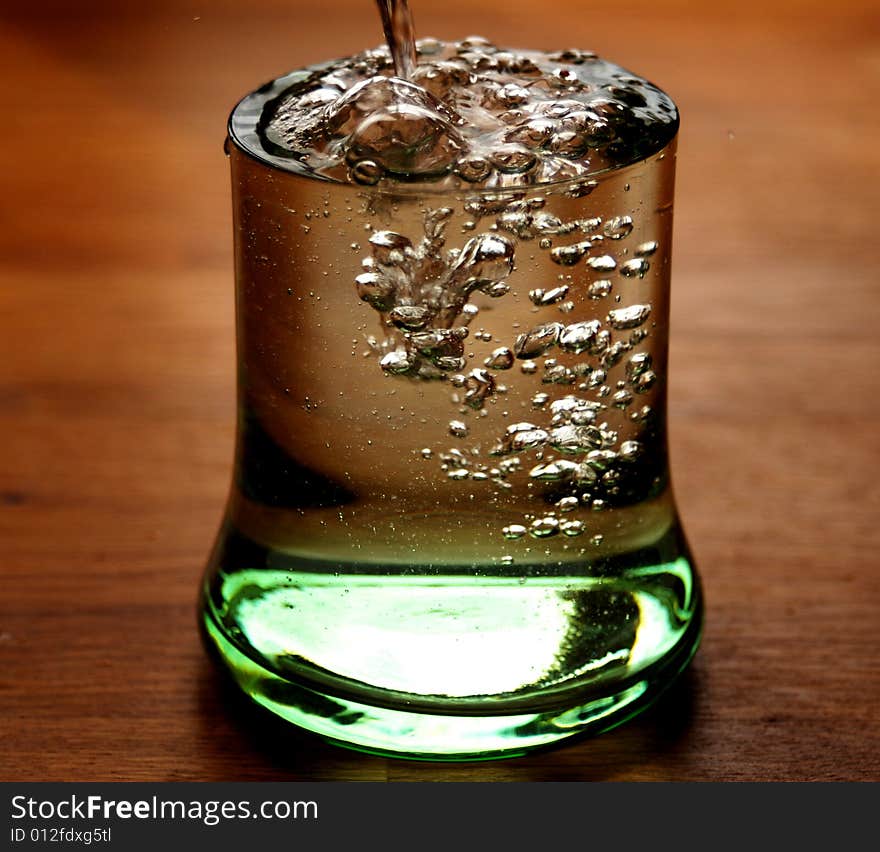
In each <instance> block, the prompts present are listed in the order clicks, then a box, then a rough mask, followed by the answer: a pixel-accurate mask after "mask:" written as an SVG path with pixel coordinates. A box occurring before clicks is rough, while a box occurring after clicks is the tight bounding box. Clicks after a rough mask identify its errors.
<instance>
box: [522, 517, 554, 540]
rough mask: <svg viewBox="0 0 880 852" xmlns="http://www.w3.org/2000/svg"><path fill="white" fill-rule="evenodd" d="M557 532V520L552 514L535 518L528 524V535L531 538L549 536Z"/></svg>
mask: <svg viewBox="0 0 880 852" xmlns="http://www.w3.org/2000/svg"><path fill="white" fill-rule="evenodd" d="M558 532H559V521H558V520H557V519H556V518H554V517H553V516H552V515H548V516H547V517H545V518H535V520H534V521H532V522H531V524H529V535H531V536H532V537H533V538H549V537H550V536H554V535H556V534H557V533H558Z"/></svg>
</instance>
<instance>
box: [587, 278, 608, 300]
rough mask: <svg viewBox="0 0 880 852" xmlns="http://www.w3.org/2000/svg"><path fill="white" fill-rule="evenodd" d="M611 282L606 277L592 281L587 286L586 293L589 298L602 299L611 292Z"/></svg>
mask: <svg viewBox="0 0 880 852" xmlns="http://www.w3.org/2000/svg"><path fill="white" fill-rule="evenodd" d="M611 287H612V284H611V282H610V281H609V280H608V279H607V278H602V279H599V280H598V281H594V282H593V283H592V284H590V286H589V287H588V288H587V295H588V296H589V297H590V298H591V299H604V298H605V297H606V296H607V295H608V294H609V293H610V292H611Z"/></svg>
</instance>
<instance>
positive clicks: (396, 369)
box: [355, 196, 658, 543]
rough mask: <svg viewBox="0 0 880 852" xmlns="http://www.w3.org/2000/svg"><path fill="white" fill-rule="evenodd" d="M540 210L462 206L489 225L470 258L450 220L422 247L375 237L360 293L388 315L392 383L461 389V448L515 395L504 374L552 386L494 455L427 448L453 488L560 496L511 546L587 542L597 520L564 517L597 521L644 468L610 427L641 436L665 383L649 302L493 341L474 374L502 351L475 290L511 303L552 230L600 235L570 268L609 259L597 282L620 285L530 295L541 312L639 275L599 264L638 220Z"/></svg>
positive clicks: (514, 201)
mask: <svg viewBox="0 0 880 852" xmlns="http://www.w3.org/2000/svg"><path fill="white" fill-rule="evenodd" d="M543 209H544V200H543V199H540V198H531V199H528V200H526V199H523V198H518V197H513V198H511V197H509V196H508V197H507V198H506V199H504V200H498V199H493V198H491V197H489V198H486V197H485V196H481V197H480V198H478V199H472V200H470V201H468V202H466V203H465V210H466V212H467V213H468V214H469V215H471V216H474V217H475V218H477V219H478V220H479V219H481V218H482V217H484V216H491V217H492V225H491V227H490V229H489V230H488V231H486V232H485V233H482V234H479V235H477V236H474V237H471V238H470V239H468V240H467V241H466V242H465V243H464V245H463V246H462V247H461V248H447V247H446V240H447V236H446V232H447V229H448V223H449V221H450V218H451V216H452V212H453V211H452V210H451V209H450V208H439V209H435V210H430V211H429V212H428V213H427V214H426V215H425V219H424V234H423V236H422V237H421V238H420V239H419V240H418V241H415V242H414V241H413V240H411V239H409V238H408V237H406V236H404V235H402V234H399V233H397V232H392V231H387V230H383V231H376V232H374V233H373V234H372V236H371V238H370V249H371V252H370V256H368V257H366V258H365V259H364V260H363V272H362V273H361V274H360V275H359V276H358V277H357V279H356V282H355V285H356V288H357V292H358V295H359V296H360V298H361V299H362V300H363V301H364V302H366V303H368V304H369V305H371V306H372V307H373V308H374V309H375V310H376V311H377V312H378V313H379V314H380V315H381V319H382V324H383V328H384V334H383V336H382V338H381V340H379V339H375V338H374V339H373V344H372V345H373V347H374V349H375V351H376V354H377V355H378V359H379V365H380V367H381V369H382V370H383V371H384V372H386V373H387V374H390V375H396V376H407V377H409V378H411V379H420V380H441V381H445V382H448V383H449V384H450V385H451V386H452V388H453V394H452V402H453V403H454V404H455V405H456V406H458V407H459V412H460V415H459V416H458V417H455V418H454V419H451V420H450V421H449V424H448V433H449V435H450V437H451V438H453V439H457V440H458V441H461V440H463V439H467V438H468V437H469V435H470V427H469V425H468V422H469V418H468V416H466V415H470V416H475V415H484V416H485V415H486V414H487V413H488V412H487V411H485V410H484V409H485V405H486V403H487V402H488V401H490V400H492V398H493V397H495V396H497V395H501V394H504V393H506V391H507V387H506V386H505V384H504V383H503V381H502V379H503V375H504V374H505V373H506V372H507V371H511V370H514V369H517V368H518V369H519V371H520V372H521V373H522V374H524V375H528V376H531V375H534V376H535V377H536V379H538V380H539V381H540V383H541V385H542V386H546V387H547V390H541V391H537V392H536V393H535V394H534V395H533V396H532V398H531V401H530V404H531V409H532V412H533V416H532V417H531V419H530V420H522V421H520V422H515V423H512V424H510V425H508V426H507V427H506V429H505V430H504V432H503V433H502V434H500V435H498V437H497V440H496V441H495V442H494V444H493V445H492V446H491V447H489V448H488V452H487V453H483V452H482V451H481V449H480V448H479V447H471V448H461V447H455V446H453V447H451V448H449V449H447V450H446V451H442V452H438V453H435V451H434V450H433V449H431V448H429V447H426V448H424V449H423V450H422V455H423V456H424V457H425V458H426V459H431V458H434V457H435V455H436V457H437V458H438V459H439V463H440V468H441V471H442V472H443V473H444V474H445V476H446V477H447V478H448V479H449V480H451V481H454V482H489V483H491V484H492V485H493V486H495V487H496V488H497V489H498V490H504V489H510V488H512V487H513V486H512V484H511V478H513V477H514V476H521V475H524V476H525V477H526V480H527V481H528V482H530V483H532V486H533V487H535V488H537V489H538V490H539V492H540V491H542V490H543V489H547V488H548V487H549V488H550V489H551V490H552V493H553V494H555V495H557V496H556V497H555V511H553V512H549V513H547V512H545V513H543V514H538V515H535V516H532V515H529V516H526V517H525V518H523V521H524V522H523V523H514V524H510V525H508V526H506V527H505V528H504V529H503V535H504V536H505V538H507V539H509V540H514V539H519V538H522V537H525V536H531V537H532V538H536V539H544V538H549V537H552V536H557V535H561V536H566V537H578V536H581V535H583V534H584V533H587V532H589V522H588V521H585V520H584V519H583V518H581V517H562V516H561V515H562V514H565V513H569V512H573V511H574V510H575V509H587V510H590V511H600V510H602V509H603V508H605V507H606V505H608V504H609V502H610V501H613V500H614V498H615V497H616V496H617V495H618V494H619V493H620V489H619V482H620V480H621V476H622V470H623V472H624V473H625V472H626V468H627V467H628V466H629V467H630V468H631V467H632V466H633V465H635V464H637V463H638V461H639V459H640V458H641V457H642V455H643V454H644V452H645V448H644V446H643V444H642V442H640V441H639V440H634V439H630V438H628V437H626V436H624V435H622V433H621V431H620V429H619V428H614V427H613V426H612V425H611V424H610V422H609V419H610V416H611V414H612V412H614V411H615V410H616V411H618V412H620V413H621V414H623V415H624V416H625V417H626V418H627V419H628V420H629V421H630V422H631V423H633V424H636V425H639V424H643V423H644V422H645V421H647V420H649V419H650V418H651V416H652V411H651V408H650V406H648V405H641V406H639V405H637V404H636V402H637V400H638V399H639V397H640V396H642V395H644V394H647V393H648V392H649V391H650V390H651V389H652V388H653V387H654V385H655V384H656V382H657V375H656V373H655V372H654V370H653V363H652V357H651V354H650V353H649V352H646V351H640V350H639V344H640V343H642V341H644V340H645V338H646V337H647V336H648V335H649V333H650V331H649V328H650V324H651V314H652V306H651V304H650V303H647V302H633V303H631V304H620V301H619V299H620V297H619V296H618V297H617V298H618V302H617V303H616V304H617V306H615V307H610V308H608V309H607V310H604V311H601V312H600V317H601V316H603V315H604V319H603V318H599V317H594V318H591V319H586V320H578V321H575V322H564V321H561V320H550V321H543V322H537V323H535V324H534V325H532V326H531V327H529V328H528V329H527V330H524V331H521V332H520V333H517V334H514V335H512V339H511V340H509V341H506V342H505V341H494V342H495V343H496V344H498V343H500V344H502V345H496V346H495V347H494V348H493V349H491V351H489V353H488V354H487V355H486V356H485V357H484V358H483V359H482V360H481V361H479V360H478V361H477V363H478V364H479V366H472V367H471V369H469V370H467V369H466V365H468V364H473V363H474V359H475V357H476V353H475V352H474V351H473V347H472V344H473V342H474V341H478V340H479V341H481V342H485V343H489V342H491V341H492V340H493V338H492V335H491V334H489V333H488V332H485V331H482V330H480V331H477V332H474V333H471V331H470V326H471V324H472V321H473V319H474V318H475V317H476V316H477V314H478V312H479V309H478V308H477V306H476V305H475V304H473V303H472V302H471V301H470V298H471V296H472V295H474V294H476V293H482V294H485V295H487V296H490V297H494V298H500V297H503V296H505V295H506V294H507V293H508V292H509V290H510V286H509V284H508V281H507V279H508V278H509V276H510V275H511V273H512V271H513V268H514V256H515V249H516V245H517V243H518V242H519V241H520V240H530V239H534V238H536V237H537V238H539V239H540V238H541V235H542V234H548V233H552V234H553V235H554V236H558V235H560V234H562V235H575V238H577V237H578V236H579V235H583V234H585V233H593V234H594V236H599V237H600V240H597V241H593V242H590V243H589V244H588V245H587V246H586V247H585V248H584V250H583V251H580V249H579V251H580V253H579V256H578V258H577V259H576V260H575V261H572V262H571V263H567V264H564V265H574V264H575V263H579V262H584V263H585V264H586V265H587V266H590V264H589V261H590V260H591V259H594V258H600V259H601V258H607V261H605V262H603V263H602V264H599V265H598V266H599V268H598V269H594V270H593V271H594V272H595V273H596V274H601V275H603V276H611V277H603V278H597V279H596V280H593V281H589V280H587V281H584V282H583V283H582V284H578V285H575V284H574V282H572V283H570V284H569V283H560V284H558V286H554V287H552V288H550V289H535V290H530V291H528V298H529V300H530V302H531V303H532V305H533V306H534V307H535V309H536V310H540V309H552V308H556V309H558V310H560V311H561V312H562V313H563V314H564V313H566V310H565V308H564V306H565V304H566V300H567V299H568V297H569V295H571V294H572V292H573V291H575V292H574V295H576V296H578V297H579V298H581V299H584V298H586V299H588V300H590V301H599V300H601V299H605V298H607V297H608V296H609V295H610V294H611V292H612V289H613V286H614V285H613V282H612V277H613V276H615V275H616V276H620V277H622V278H624V279H626V278H633V277H637V278H638V277H641V275H639V276H633V275H630V274H628V273H627V272H626V269H627V268H628V266H627V264H628V263H629V262H630V261H625V262H622V263H618V260H617V259H616V257H615V256H613V255H611V254H597V253H596V252H597V251H602V252H604V251H605V250H604V249H603V248H602V247H601V246H602V241H603V240H605V239H609V240H614V241H617V240H625V239H626V238H627V237H629V235H630V233H631V232H632V230H633V223H632V219H631V218H630V217H629V216H616V217H612V218H610V219H607V220H605V221H603V220H602V219H601V218H599V217H594V218H590V219H576V220H571V221H565V222H563V221H560V220H559V219H557V218H556V217H553V216H550V215H549V214H546V213H544V212H543ZM571 245H575V246H579V243H577V242H576V243H573V244H571ZM568 247H570V246H561V247H560V248H568ZM657 249H658V245H657V243H656V242H645V243H641V244H639V245H638V246H635V247H633V248H632V249H630V250H628V251H627V252H626V253H625V254H624V255H623V256H624V257H626V256H629V255H631V256H632V259H633V260H638V261H639V262H643V263H644V272H645V273H646V272H647V271H648V269H649V266H650V262H649V258H651V257H652V256H653V255H654V254H655V252H656V251H657ZM550 257H551V259H554V258H553V255H552V254H551V255H550ZM554 260H555V259H554ZM555 262H558V261H555ZM643 274H644V273H643ZM469 350H470V351H469ZM618 365H621V369H620V370H619V371H618V372H619V375H620V378H619V379H618V380H617V381H616V382H614V381H612V380H611V379H610V378H609V374H610V372H611V371H612V370H613V369H614V368H616V367H618ZM554 388H560V390H561V395H560V391H559V390H558V391H556V393H552V391H553V389H554ZM533 421H534V422H533ZM521 472H522V473H521ZM559 495H561V496H559ZM592 538H595V537H591V540H592ZM594 543H598V540H597V541H596V542H594Z"/></svg>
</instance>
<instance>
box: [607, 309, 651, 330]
mask: <svg viewBox="0 0 880 852" xmlns="http://www.w3.org/2000/svg"><path fill="white" fill-rule="evenodd" d="M650 315H651V306H650V305H630V306H629V307H626V308H617V309H616V310H613V311H610V312H609V313H608V318H607V319H608V324H609V325H610V326H611V327H612V328H616V329H618V330H622V329H627V328H635V327H636V326H639V325H641V324H642V323H643V322H644V321H645V320H646V319H647V318H648V317H649V316H650Z"/></svg>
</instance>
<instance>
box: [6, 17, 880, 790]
mask: <svg viewBox="0 0 880 852" xmlns="http://www.w3.org/2000/svg"><path fill="white" fill-rule="evenodd" d="M14 5H15V6H16V7H17V8H15V9H14V10H13V9H11V8H10V7H12V6H13V4H12V3H9V2H7V3H4V9H3V11H2V12H0V93H2V98H3V106H4V110H3V123H4V125H5V127H4V130H3V133H2V134H0V163H2V168H0V217H2V218H0V579H2V584H3V596H2V598H0V777H2V778H3V779H4V780H103V779H127V780H140V779H143V780H185V779H194V780H207V779H240V780H255V779H322V780H323V779H339V780H355V779H373V780H381V779H386V778H387V779H390V780H410V779H411V780H433V779H452V780H465V779H466V780H483V779H484V780H505V781H519V780H592V779H597V780H601V779H621V780H624V779H664V780H728V779H730V780H741V779H749V780H782V779H800V780H814V779H815V780H817V779H822V780H831V779H837V780H858V779H872V780H880V736H878V734H880V714H878V712H877V706H878V699H880V665H878V660H877V654H876V646H877V639H878V625H880V617H878V615H880V609H878V606H880V581H878V567H880V523H878V507H880V499H878V484H877V483H878V473H880V470H878V463H880V440H878V416H880V394H878V392H877V391H878V364H880V345H878V328H880V295H878V284H880V282H878V263H877V259H876V250H875V246H876V243H877V237H876V228H877V222H878V213H880V209H878V208H880V201H878V198H880V186H878V174H880V144H878V131H880V121H878V114H880V110H878V105H880V13H878V10H877V5H876V2H874V0H840V2H837V3H835V4H833V6H829V5H828V4H827V3H820V2H817V1H816V0H799V2H796V0H790V2H789V0H785V1H784V2H773V0H766V2H763V3H758V2H753V0H747V2H743V0H739V2H732V0H719V2H714V3H711V4H695V3H691V2H686V0H651V2H649V0H630V2H628V3H605V4H586V3H583V2H580V0H566V2H550V3H547V2H545V3H536V2H532V3H528V2H523V0H504V2H499V0H485V2H482V0H481V1H480V2H478V0H445V2H443V3H442V4H433V3H429V2H422V0H414V2H413V5H414V12H415V16H416V26H417V30H418V33H419V34H421V35H434V36H439V37H450V38H457V37H463V36H465V35H468V34H471V33H479V34H483V35H486V36H489V37H491V38H492V39H493V40H495V41H496V42H498V43H501V44H510V45H522V46H529V47H545V48H552V47H566V46H579V47H586V48H591V49H594V50H597V51H598V52H600V53H602V54H604V55H606V56H608V57H609V58H612V59H614V60H615V61H617V62H619V63H621V64H623V65H625V66H628V67H630V68H632V69H633V70H634V71H637V72H639V73H642V74H644V75H646V76H648V77H649V78H650V79H652V80H654V81H655V82H656V83H658V84H659V85H661V86H662V87H663V88H665V89H666V90H667V91H669V92H670V93H671V94H672V95H673V97H674V98H675V99H676V100H677V101H678V103H679V106H680V108H681V111H682V115H683V128H682V133H681V137H680V147H679V177H678V190H677V206H676V238H675V259H674V273H673V280H674V295H673V344H672V370H671V400H670V424H671V437H672V452H673V475H674V479H675V483H676V488H677V492H678V497H679V502H680V506H681V509H682V512H683V516H684V519H685V525H686V527H687V530H688V532H689V535H690V537H691V540H692V544H693V547H694V550H695V552H696V555H697V558H698V561H699V564H700V568H701V571H702V575H703V580H704V584H705V588H706V593H707V599H708V617H707V627H706V634H705V638H704V642H703V647H702V649H701V651H700V652H699V654H698V656H697V658H696V661H695V663H694V665H693V667H692V669H691V670H690V671H689V673H688V674H687V675H686V676H685V677H684V678H683V680H682V681H680V683H679V684H678V685H677V686H676V687H674V688H673V690H672V691H671V692H670V693H669V694H668V695H667V697H666V698H664V699H663V700H662V701H661V703H660V704H659V705H658V706H657V707H656V708H655V709H654V710H652V711H651V712H649V713H648V714H647V715H645V716H643V717H641V718H640V719H638V720H636V721H634V722H632V723H630V724H628V725H626V726H624V727H622V728H620V729H618V730H616V731H614V732H612V733H609V734H606V735H604V736H602V737H599V738H597V739H593V740H582V741H579V742H577V743H574V744H572V745H570V746H567V747H564V748H560V749H557V750H555V751H551V752H547V753H544V754H536V755H533V756H530V757H527V758H521V759H517V760H512V761H508V762H501V763H492V764H463V765H460V766H442V765H432V764H425V763H403V762H397V761H387V760H384V759H381V758H375V757H368V756H361V755H356V754H353V753H348V752H344V751H341V750H336V749H332V748H330V747H327V746H324V745H322V744H320V743H319V742H317V741H315V740H313V739H312V738H310V737H307V736H304V735H300V734H297V733H294V732H291V731H287V730H285V729H284V728H283V727H282V726H276V725H273V724H271V723H268V722H266V721H265V720H257V719H256V718H255V717H254V715H253V714H252V713H251V712H250V710H249V709H248V708H247V707H246V706H244V703H243V702H242V701H240V700H239V699H238V698H237V696H236V695H234V694H233V693H232V692H230V691H229V690H228V689H227V688H226V687H225V686H224V685H223V684H222V682H221V681H220V680H219V679H218V677H217V676H216V673H215V672H214V670H213V669H212V667H211V665H210V664H209V662H208V661H207V659H206V658H205V656H204V654H203V652H202V649H201V647H200V645H199V641H198V637H197V633H196V628H195V597H196V588H197V584H198V581H199V575H200V572H201V568H202V564H203V560H204V558H205V556H206V554H207V551H208V548H209V546H210V544H211V540H212V537H213V535H214V532H215V530H216V527H217V524H218V522H219V519H220V513H221V510H222V506H223V500H224V497H225V493H226V489H227V485H228V481H229V476H230V462H231V455H232V439H233V418H234V409H233V390H234V387H233V369H234V351H233V345H234V339H233V314H232V262H231V224H230V211H229V208H230V204H229V198H228V194H229V190H228V175H227V164H226V161H225V159H224V157H223V155H222V152H221V144H222V142H223V137H224V128H225V120H226V116H227V114H228V112H229V110H230V108H231V107H232V106H233V104H234V102H235V101H236V100H237V99H238V98H239V97H240V96H241V95H243V94H244V93H246V92H247V91H248V90H250V89H252V88H255V87H256V86H257V85H258V84H260V83H262V82H264V81H265V80H267V79H269V78H270V77H273V76H276V75H277V74H279V73H281V72H284V71H286V70H288V69H290V68H292V67H295V66H298V65H302V64H305V63H308V62H311V61H315V60H319V59H326V58H329V57H332V56H339V55H343V54H346V53H350V52H353V51H357V50H360V49H362V48H364V47H365V46H368V45H372V44H375V43H378V42H379V40H380V35H381V29H380V26H379V21H378V15H377V13H376V11H375V9H374V6H373V4H372V2H371V0H327V2H323V3H315V4H308V3H304V2H298V0H249V2H232V0H211V2H189V0H180V2H170V0H156V2H151V3H133V2H116V3H109V2H97V0H82V1H81V2H78V3H75V4H74V3H61V2H57V0H56V2H49V3H41V4H14Z"/></svg>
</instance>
